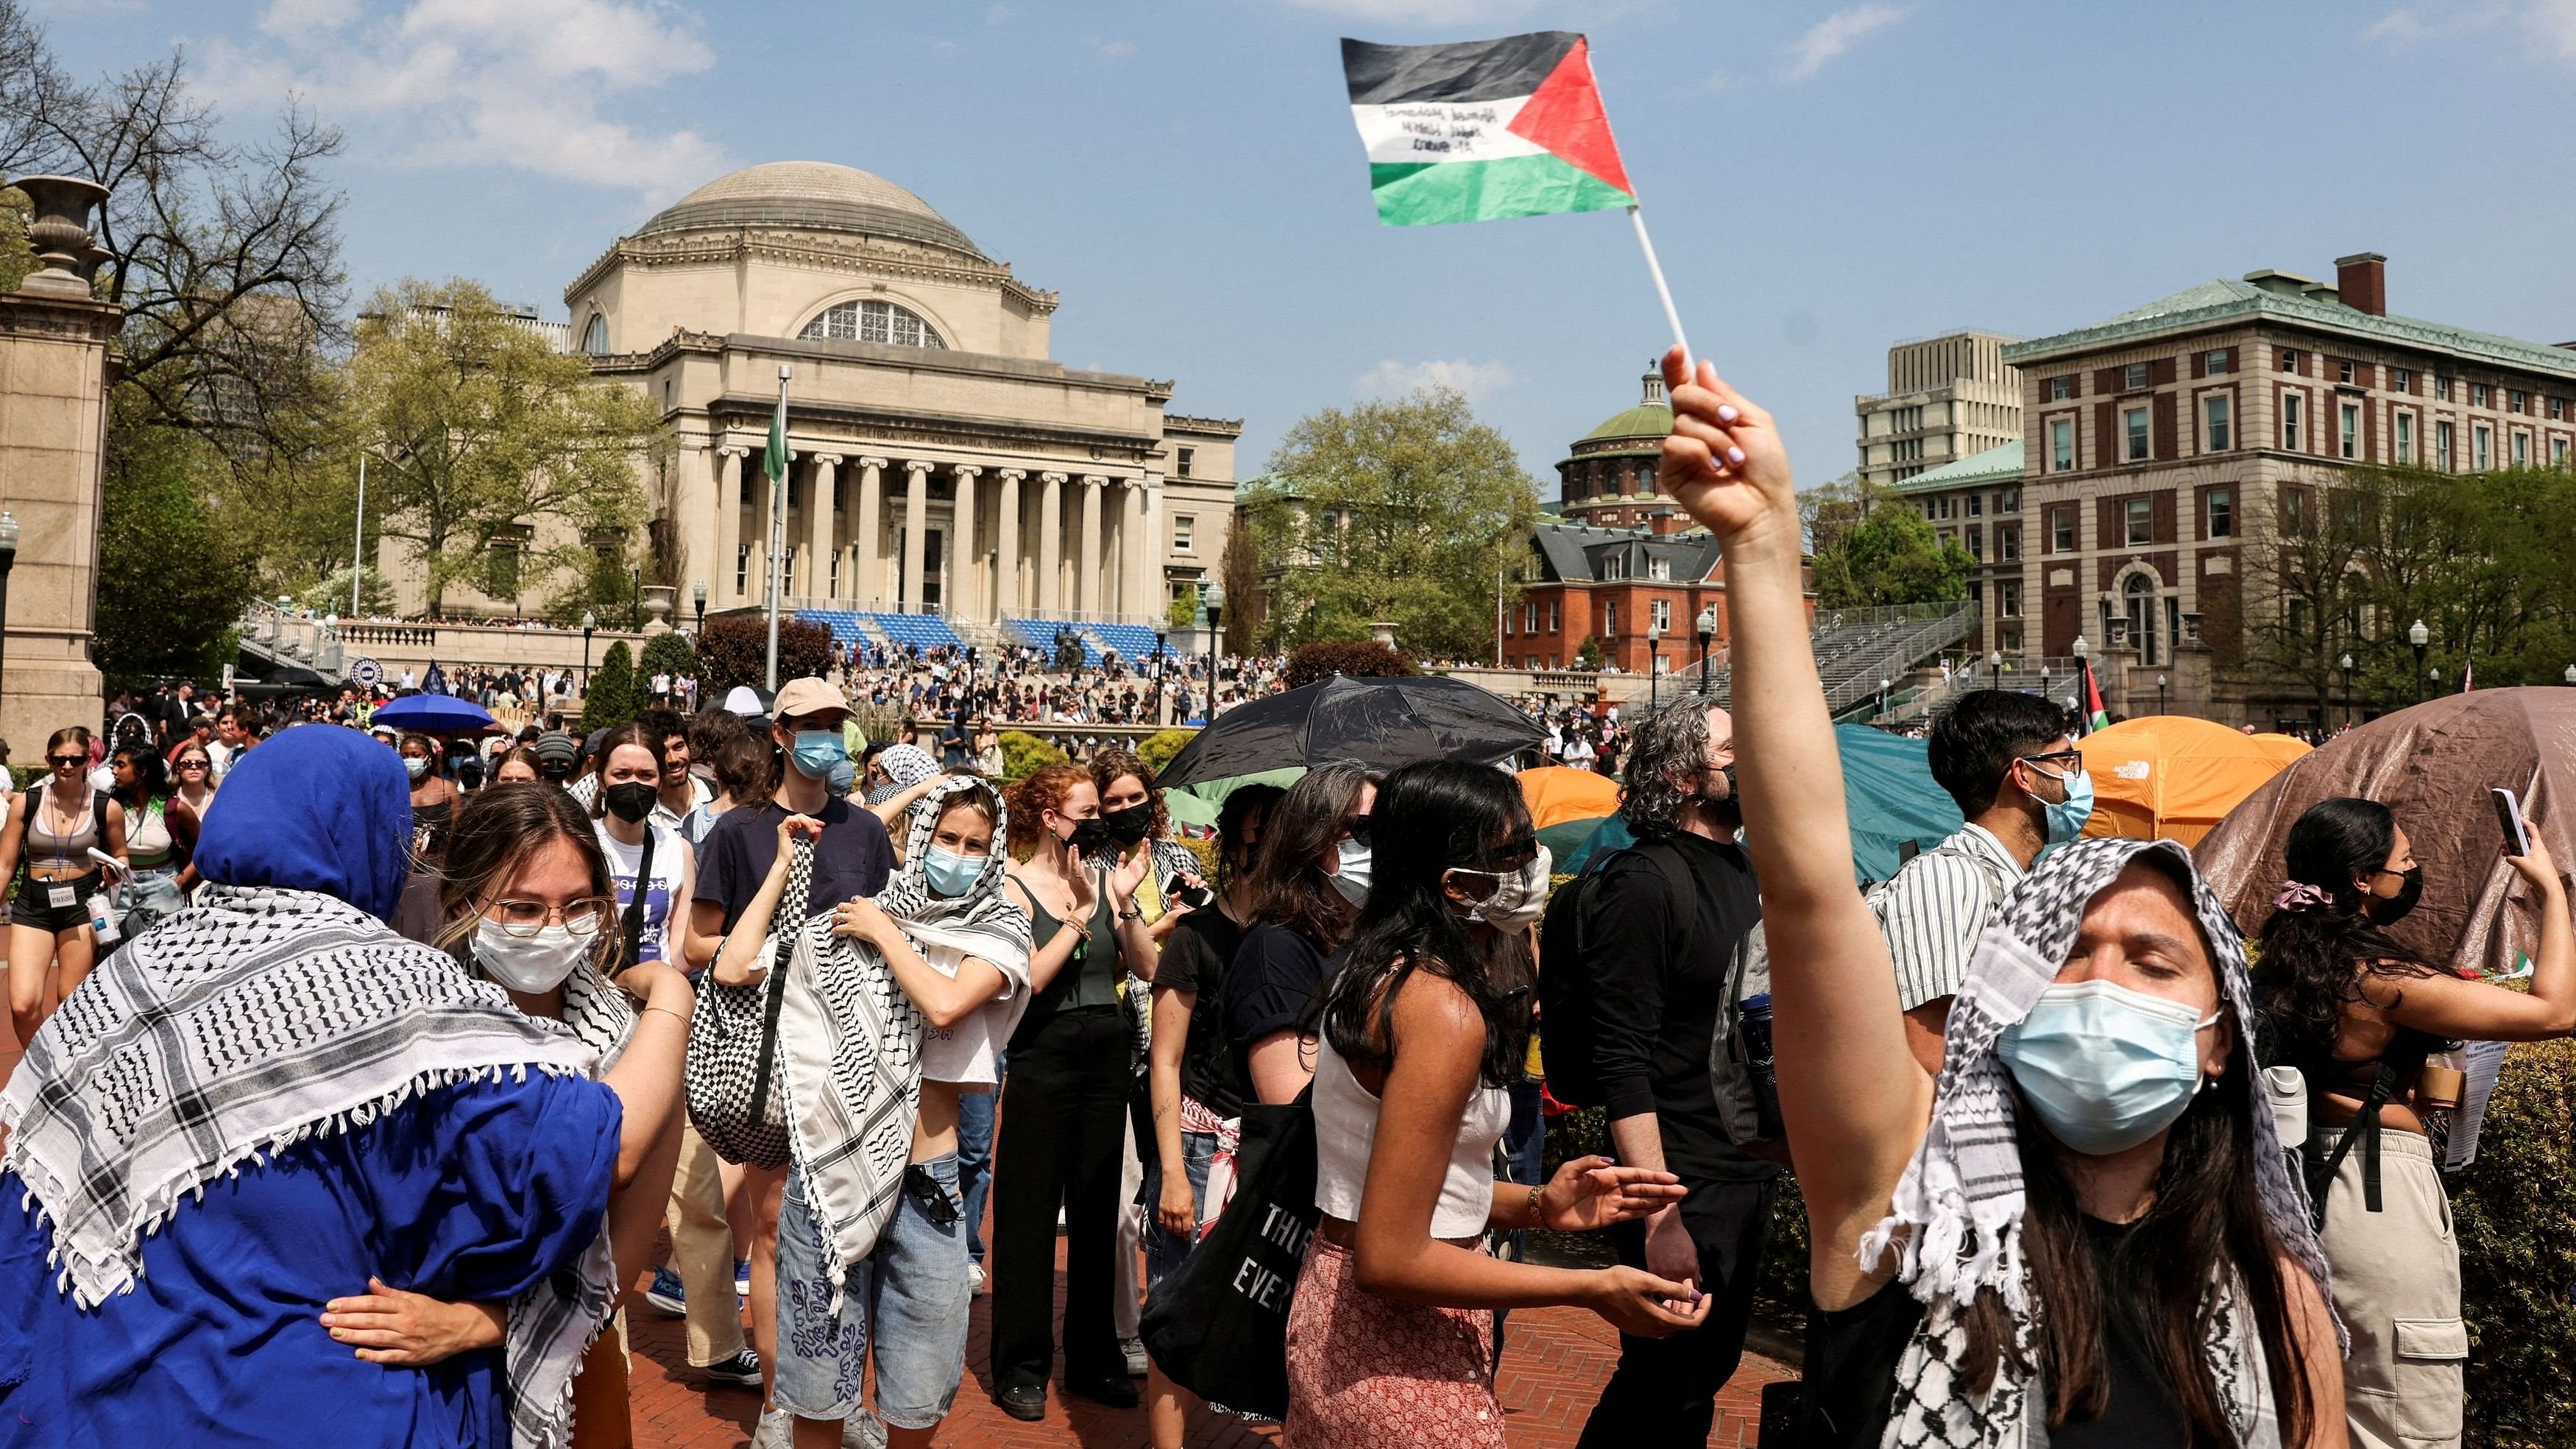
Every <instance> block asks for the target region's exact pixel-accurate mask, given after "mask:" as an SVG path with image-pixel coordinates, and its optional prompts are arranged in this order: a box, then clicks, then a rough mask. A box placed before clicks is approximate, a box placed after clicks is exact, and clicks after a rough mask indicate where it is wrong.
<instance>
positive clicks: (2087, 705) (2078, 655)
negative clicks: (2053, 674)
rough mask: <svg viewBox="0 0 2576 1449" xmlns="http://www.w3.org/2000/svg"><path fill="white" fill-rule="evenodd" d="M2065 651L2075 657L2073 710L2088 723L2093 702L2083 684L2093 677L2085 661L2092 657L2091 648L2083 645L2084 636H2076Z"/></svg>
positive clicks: (2090, 667)
mask: <svg viewBox="0 0 2576 1449" xmlns="http://www.w3.org/2000/svg"><path fill="white" fill-rule="evenodd" d="M2067 650H2068V652H2069V653H2072V654H2073V655H2074V656H2075V709H2076V712H2077V713H2079V714H2082V715H2083V716H2084V717H2085V718H2086V719H2087V720H2088V721H2090V720H2091V718H2092V712H2093V700H2092V698H2091V697H2090V696H2089V695H2088V694H2087V693H2086V691H2085V684H2086V681H2088V680H2090V679H2091V678H2092V677H2093V674H2092V666H2091V665H2090V664H2087V663H2086V662H2085V661H2086V660H2088V659H2090V658H2092V657H2093V646H2092V645H2090V644H2087V643H2085V642H2084V636H2083V635H2081V634H2078V635H2076V636H2075V642H2074V643H2073V644H2070V645H2068V646H2067Z"/></svg>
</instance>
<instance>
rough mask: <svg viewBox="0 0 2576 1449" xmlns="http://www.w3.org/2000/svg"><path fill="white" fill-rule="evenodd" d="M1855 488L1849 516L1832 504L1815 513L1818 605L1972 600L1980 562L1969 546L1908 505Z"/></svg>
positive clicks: (1876, 491)
mask: <svg viewBox="0 0 2576 1449" xmlns="http://www.w3.org/2000/svg"><path fill="white" fill-rule="evenodd" d="M1852 486H1853V487H1854V488H1855V489H1856V490H1857V493H1856V496H1855V497H1854V498H1853V499H1852V500H1851V503H1850V509H1849V511H1845V509H1844V507H1843V506H1842V505H1841V504H1840V503H1839V502H1837V501H1835V500H1825V503H1824V506H1823V507H1821V508H1819V509H1817V510H1815V511H1814V512H1813V513H1811V515H1810V519H1811V521H1810V527H1811V528H1813V529H1815V537H1816V540H1817V541H1816V545H1815V588H1816V606H1817V607H1818V608H1821V609H1849V608H1865V607H1870V606H1875V605H1886V604H1933V603H1944V602H1947V601H1949V600H1952V599H1965V598H1966V597H1968V569H1969V568H1970V566H1971V565H1972V564H1973V562H1974V560H1972V559H1970V558H1969V557H1968V552H1967V550H1966V549H1963V548H1961V547H1959V545H1958V544H1957V543H1955V542H1952V541H1950V540H1948V539H1944V538H1942V537H1941V536H1940V535H1939V534H1937V533H1935V532H1933V531H1932V525H1931V524H1930V523H1929V522H1928V521H1926V520H1925V519H1924V517H1923V515H1922V514H1921V513H1919V512H1917V511H1916V510H1915V509H1914V508H1912V507H1910V506H1909V505H1907V504H1906V503H1904V502H1903V501H1901V500H1899V499H1896V498H1893V497H1890V496H1889V495H1887V494H1886V493H1885V492H1884V491H1883V490H1880V489H1875V488H1871V487H1869V486H1867V485H1866V484H1859V483H1854V484H1853V485H1852ZM1854 514H1856V515H1857V516H1853V515H1854Z"/></svg>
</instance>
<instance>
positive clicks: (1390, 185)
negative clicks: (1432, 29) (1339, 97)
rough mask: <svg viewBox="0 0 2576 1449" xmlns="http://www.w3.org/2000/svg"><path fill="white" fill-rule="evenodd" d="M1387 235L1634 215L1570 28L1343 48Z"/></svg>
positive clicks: (1596, 92) (1596, 93) (1583, 50)
mask: <svg viewBox="0 0 2576 1449" xmlns="http://www.w3.org/2000/svg"><path fill="white" fill-rule="evenodd" d="M1342 70H1343V72H1344V74H1345V75H1346V76H1347V78H1348V79H1349V82H1350V88H1351V117H1352V119H1353V120H1355V121H1357V122H1358V123H1359V128H1360V139H1361V140H1363V141H1365V142H1367V143H1368V157H1369V187H1370V189H1371V190H1373V191H1374V192H1375V193H1376V194H1377V217H1378V220H1380V221H1382V222H1385V223H1386V224H1387V225H1389V226H1429V225H1431V224H1433V223H1435V222H1443V221H1495V220H1499V219H1500V218H1503V217H1507V216H1552V215H1555V214H1557V213H1559V212H1570V211H1608V210H1611V209H1612V208H1615V207H1622V206H1635V205H1636V204H1637V196H1636V189H1635V188H1634V187H1632V186H1630V185H1629V184H1628V172H1627V168H1625V167H1623V166H1621V165H1620V164H1619V147H1618V144H1617V143H1616V142H1615V141H1613V140H1612V139H1611V137H1610V117H1609V115H1608V113H1607V112H1605V111H1604V110H1602V108H1601V87H1600V86H1599V84H1598V83H1596V82H1595V81H1594V80H1593V78H1592V53H1591V48H1590V46H1589V45H1588V44H1587V43H1586V42H1585V40H1584V38H1583V37H1582V36H1580V35H1577V34H1575V33H1574V32H1573V31H1570V30H1543V31H1540V32H1538V33H1537V34H1534V35H1514V36H1507V37H1505V38H1504V39H1501V40H1479V41H1469V42H1466V43H1464V44H1459V45H1372V44H1370V43H1369V42H1367V41H1364V40H1344V41H1343V42H1342Z"/></svg>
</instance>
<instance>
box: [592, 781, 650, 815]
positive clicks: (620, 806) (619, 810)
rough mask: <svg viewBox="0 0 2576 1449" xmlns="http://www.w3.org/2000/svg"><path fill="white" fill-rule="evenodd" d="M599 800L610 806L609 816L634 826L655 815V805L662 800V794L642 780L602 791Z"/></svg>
mask: <svg viewBox="0 0 2576 1449" xmlns="http://www.w3.org/2000/svg"><path fill="white" fill-rule="evenodd" d="M599 798H600V799H601V801H603V802H604V803H606V805H607V806H608V813H609V814H611V815H614V816H616V817H617V818H618V819H620V820H623V821H625V822H626V823H627V824H629V825H632V824H634V823H635V822H636V821H638V820H641V819H643V818H644V817H645V816H647V815H650V814H652V813H653V804H654V802H655V801H656V800H658V799H660V798H661V792H659V791H657V790H655V789H654V788H653V787H652V786H650V785H648V784H645V783H644V782H643V781H641V780H629V781H626V782H625V783H623V784H618V785H611V786H609V787H608V788H607V789H605V790H602V791H600V792H599Z"/></svg>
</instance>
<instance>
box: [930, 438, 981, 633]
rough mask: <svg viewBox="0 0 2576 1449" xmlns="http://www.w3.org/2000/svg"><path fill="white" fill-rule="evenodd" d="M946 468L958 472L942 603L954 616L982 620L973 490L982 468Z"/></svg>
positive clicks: (963, 466) (979, 564)
mask: <svg viewBox="0 0 2576 1449" xmlns="http://www.w3.org/2000/svg"><path fill="white" fill-rule="evenodd" d="M949 471H951V472H953V473H955V474H956V475H957V502H956V504H955V506H954V507H953V508H952V509H951V510H950V513H949V518H950V522H949V525H948V532H949V534H950V538H949V540H948V557H949V558H950V559H951V560H952V562H951V563H950V564H949V565H948V593H947V594H946V595H943V596H942V598H941V601H940V602H941V603H942V604H943V605H944V606H945V607H946V608H947V610H948V615H949V617H951V618H955V619H982V618H985V617H988V616H987V615H986V614H985V613H984V572H983V554H982V553H981V552H979V551H978V550H977V549H976V547H975V489H976V486H977V480H978V479H980V478H982V477H983V476H984V470H983V469H981V468H979V467H976V466H975V465H974V464H972V463H960V464H958V465H957V466H956V467H954V468H952V469H950V470H949Z"/></svg>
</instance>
